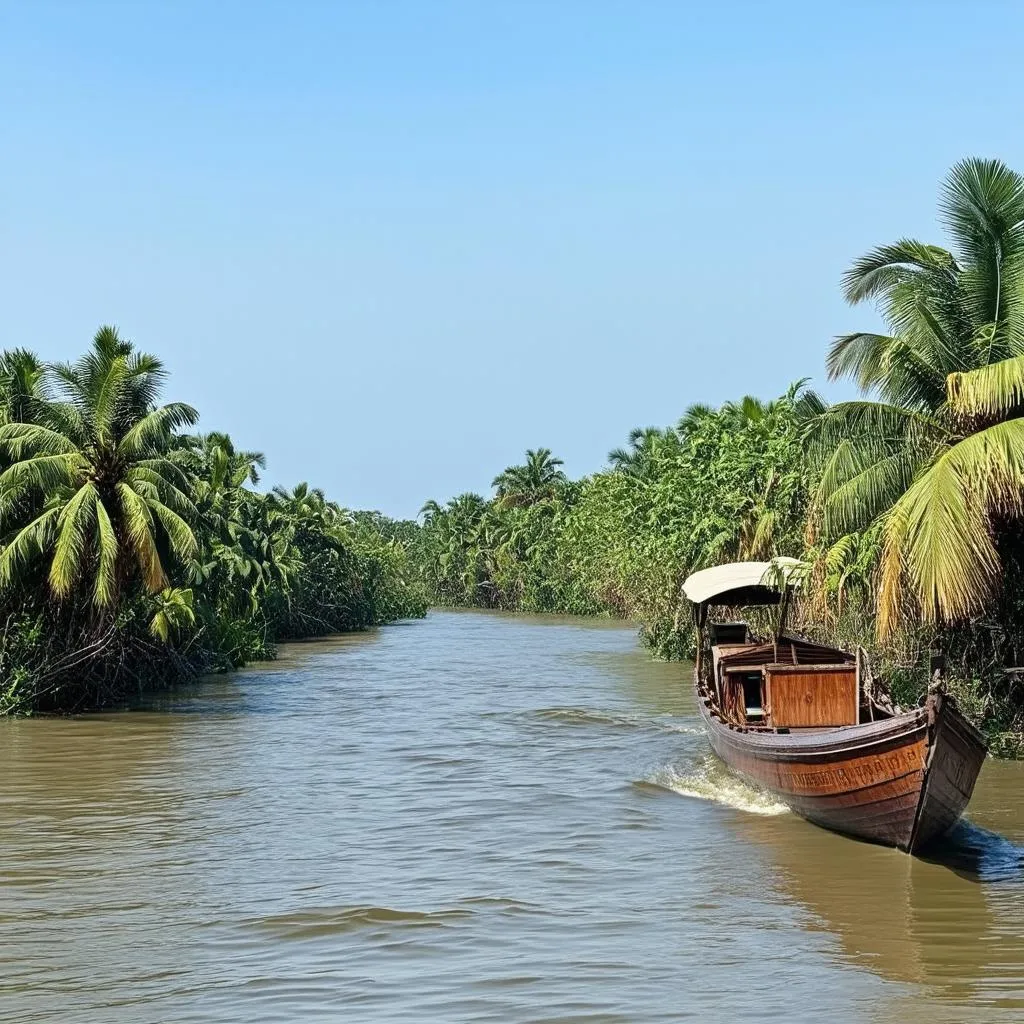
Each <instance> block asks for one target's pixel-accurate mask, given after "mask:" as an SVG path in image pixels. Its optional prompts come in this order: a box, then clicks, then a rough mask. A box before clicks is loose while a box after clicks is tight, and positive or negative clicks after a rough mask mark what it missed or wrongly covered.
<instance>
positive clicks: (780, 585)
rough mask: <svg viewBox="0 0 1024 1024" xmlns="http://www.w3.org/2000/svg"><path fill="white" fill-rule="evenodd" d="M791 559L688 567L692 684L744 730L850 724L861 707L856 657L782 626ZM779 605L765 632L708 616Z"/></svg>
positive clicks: (861, 714)
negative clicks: (772, 627)
mask: <svg viewBox="0 0 1024 1024" xmlns="http://www.w3.org/2000/svg"><path fill="white" fill-rule="evenodd" d="M797 566H800V563H799V562H797V561H796V560H795V559H776V560H775V561H774V562H739V563H734V564H732V565H723V566H715V567H714V568H712V569H704V570H702V571H701V572H697V573H694V574H693V575H692V576H690V577H689V579H687V581H686V583H685V584H684V592H685V593H686V595H687V597H688V598H689V599H690V600H691V601H692V602H693V604H694V618H695V621H696V625H697V633H698V650H697V664H696V671H697V676H698V681H699V690H700V692H701V695H702V699H704V700H705V701H706V702H707V703H708V706H709V709H710V710H712V711H713V712H714V713H715V714H716V715H717V716H718V717H720V718H721V719H722V721H724V722H726V723H727V724H729V725H731V726H733V727H735V728H740V729H744V730H758V731H776V732H791V731H796V730H813V729H834V728H839V727H841V726H849V725H857V724H859V723H860V722H861V721H866V720H867V717H865V716H866V715H867V716H870V717H871V718H874V717H876V715H875V709H874V708H872V707H870V706H866V705H865V697H864V695H863V694H862V687H861V685H860V665H859V659H858V658H857V657H856V656H855V655H853V654H849V653H848V652H846V651H841V650H838V649H836V648H832V647H824V646H822V645H820V644H815V643H812V642H811V641H810V640H806V639H804V638H802V637H798V636H793V635H790V634H787V633H785V632H783V626H784V620H785V610H786V606H787V604H788V600H789V596H790V591H791V589H792V588H793V587H794V586H796V585H797V580H796V577H795V567H797ZM749 605H780V606H781V607H780V615H779V622H778V629H777V630H776V631H774V632H773V635H771V636H770V637H769V638H767V639H765V638H761V637H757V636H754V635H753V634H752V633H751V630H750V627H749V626H748V625H747V623H745V622H739V621H723V622H710V623H709V622H708V621H707V620H708V612H709V609H711V608H712V607H724V608H730V609H735V608H739V607H743V606H749Z"/></svg>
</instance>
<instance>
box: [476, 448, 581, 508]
mask: <svg viewBox="0 0 1024 1024" xmlns="http://www.w3.org/2000/svg"><path fill="white" fill-rule="evenodd" d="M562 465H564V463H563V462H562V460H561V459H557V458H555V457H554V456H553V455H552V454H551V449H550V448H530V449H528V450H527V452H526V462H525V463H524V464H523V465H521V466H509V467H507V468H506V469H505V470H503V471H502V472H501V473H499V474H498V475H497V476H496V477H495V478H494V480H493V481H492V482H491V486H492V487H494V488H496V489H497V494H498V497H499V498H503V499H506V500H508V501H510V502H512V503H518V504H532V503H533V502H535V501H540V500H541V499H542V498H548V497H551V496H552V495H553V494H554V493H555V492H556V491H557V490H558V489H559V488H560V487H562V486H564V485H565V483H566V482H567V477H566V475H565V473H564V472H562V470H561V469H559V467H560V466H562Z"/></svg>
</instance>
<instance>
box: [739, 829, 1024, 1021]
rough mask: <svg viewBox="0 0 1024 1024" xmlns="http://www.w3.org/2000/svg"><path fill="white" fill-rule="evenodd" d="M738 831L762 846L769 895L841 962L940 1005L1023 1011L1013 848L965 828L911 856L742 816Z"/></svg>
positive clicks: (1017, 868) (1022, 865) (1021, 872)
mask: <svg viewBox="0 0 1024 1024" xmlns="http://www.w3.org/2000/svg"><path fill="white" fill-rule="evenodd" d="M740 827H741V828H742V831H743V835H744V837H745V838H747V839H751V838H752V839H754V840H755V841H756V842H757V843H758V844H759V845H761V846H763V847H764V848H766V849H767V851H768V854H769V858H770V863H771V864H772V865H773V868H774V878H775V881H776V883H777V885H778V888H779V891H780V892H782V893H785V894H786V896H787V897H788V898H790V899H792V900H794V901H796V902H797V903H799V904H800V905H802V906H804V907H805V908H806V909H807V910H808V911H809V912H810V914H811V915H812V918H813V920H814V921H815V922H816V926H817V927H819V928H821V929H824V930H826V931H828V932H830V933H831V934H832V935H834V936H835V937H836V939H837V940H838V943H839V954H840V955H841V956H842V958H843V959H844V960H845V961H846V962H848V963H849V964H851V965H854V966H858V967H864V968H867V969H868V970H870V971H872V972H874V973H876V974H878V975H880V976H881V977H883V978H886V979H888V980H891V981H896V982H901V983H911V984H915V985H923V986H926V987H927V988H928V989H929V990H931V992H932V993H933V995H936V996H939V997H941V998H942V1000H943V1001H944V1005H947V1006H953V1005H958V1006H962V1007H965V1006H967V1005H970V1006H971V1007H973V1008H974V1011H975V1012H977V1010H978V1008H979V1007H988V1008H989V1009H990V1010H992V1011H993V1012H1002V1011H1007V1012H1009V1010H1011V1009H1013V1010H1021V1009H1024V967H1022V951H1024V918H1022V917H1021V914H1020V909H1021V901H1022V898H1024V889H1022V884H1024V848H1022V847H1021V846H1019V845H1018V844H1017V843H1015V842H1013V841H1012V840H1010V839H1007V838H1005V837H1003V836H1000V835H998V834H996V833H993V832H991V831H989V830H987V829H985V828H982V827H979V826H976V825H972V824H970V823H966V822H965V823H962V824H961V825H960V826H959V827H958V828H957V829H956V830H955V831H954V832H953V833H952V834H951V835H950V836H949V837H948V838H947V839H946V840H945V841H944V842H943V843H942V844H941V845H939V846H937V847H936V848H934V849H933V850H932V851H931V853H930V855H929V857H928V858H927V859H922V858H913V857H908V856H906V855H905V854H902V853H899V852H897V851H893V850H888V849H883V848H881V847H876V846H871V845H868V844H865V843H860V842H856V841H854V840H850V839H847V838H845V837H842V836H837V835H833V834H831V833H829V832H825V831H824V830H822V829H818V828H816V827H814V826H811V825H808V824H807V823H805V822H802V821H799V820H798V819H796V818H794V817H792V816H786V817H784V818H763V817H762V818H753V817H751V819H749V820H745V821H743V822H742V823H741V826H740ZM911 1002H912V1001H911ZM908 1005H909V1004H908ZM929 1005H931V1004H929ZM908 1012H909V1011H908ZM918 1012H919V1008H918V1009H915V1010H914V1011H913V1015H912V1017H911V1019H916V1014H917V1013H918ZM929 1012H931V1013H934V1007H932V1009H931V1010H930V1011H929ZM884 1019H895V1018H890V1017H886V1018H884ZM932 1019H934V1017H933V1018H932ZM954 1019H955V1018H954ZM983 1019H993V1020H995V1019H1001V1018H999V1017H985V1018H983ZM1008 1019H1009V1018H1008Z"/></svg>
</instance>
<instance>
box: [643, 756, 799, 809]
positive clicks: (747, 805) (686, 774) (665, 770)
mask: <svg viewBox="0 0 1024 1024" xmlns="http://www.w3.org/2000/svg"><path fill="white" fill-rule="evenodd" d="M644 782H646V783H647V784H649V785H652V786H657V787H659V788H661V789H667V790H670V791H671V792H673V793H678V794H679V795H680V796H688V797H691V798H692V799H694V800H709V801H711V802H713V803H716V804H724V805H725V806H726V807H733V808H735V809H736V810H738V811H746V812H747V813H748V814H764V815H775V814H785V813H787V812H788V810H789V808H788V807H787V806H786V805H785V804H783V803H779V802H778V801H777V800H775V799H774V798H773V797H772V796H771V795H770V794H768V793H765V792H763V791H761V790H759V789H755V788H754V787H753V786H749V785H747V783H745V782H743V781H742V780H741V779H739V778H737V777H736V776H735V775H733V774H732V773H731V772H729V771H728V770H727V769H726V768H725V766H724V765H723V764H722V763H721V762H720V761H719V760H718V759H717V758H716V757H713V756H711V755H708V756H707V757H706V758H704V760H703V761H702V762H701V763H700V764H699V765H698V766H696V767H695V768H693V769H692V770H691V771H682V772H681V771H680V770H679V769H678V768H677V767H676V766H675V765H665V766H664V767H662V768H658V769H657V770H656V771H654V772H652V773H651V774H650V775H649V776H648V777H647V778H646V779H644Z"/></svg>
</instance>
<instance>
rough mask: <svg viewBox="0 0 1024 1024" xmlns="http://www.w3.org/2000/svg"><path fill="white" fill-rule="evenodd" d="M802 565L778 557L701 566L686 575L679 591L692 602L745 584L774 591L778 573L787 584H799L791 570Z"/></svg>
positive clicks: (795, 559)
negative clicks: (760, 560)
mask: <svg viewBox="0 0 1024 1024" xmlns="http://www.w3.org/2000/svg"><path fill="white" fill-rule="evenodd" d="M803 565H804V563H803V562H801V561H800V560H799V559H798V558H786V557H779V558H773V559H772V560H771V561H770V562H730V563H729V564H728V565H713V566H712V567H711V568H710V569H701V570H700V571H699V572H695V573H693V574H692V575H690V576H688V577H687V578H686V582H685V583H684V584H683V593H684V594H686V596H687V597H688V598H689V599H690V600H691V601H692V602H693V603H694V604H703V603H704V602H705V601H710V600H712V599H713V598H715V597H718V596H719V595H720V594H727V593H729V591H732V590H741V589H743V588H745V587H766V588H768V589H769V590H774V591H778V590H779V582H780V578H779V577H780V574H781V577H782V579H784V580H785V581H786V582H787V583H788V584H789V585H790V586H797V585H799V577H798V575H797V574H796V573H794V570H795V569H796V568H802V567H803Z"/></svg>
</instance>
